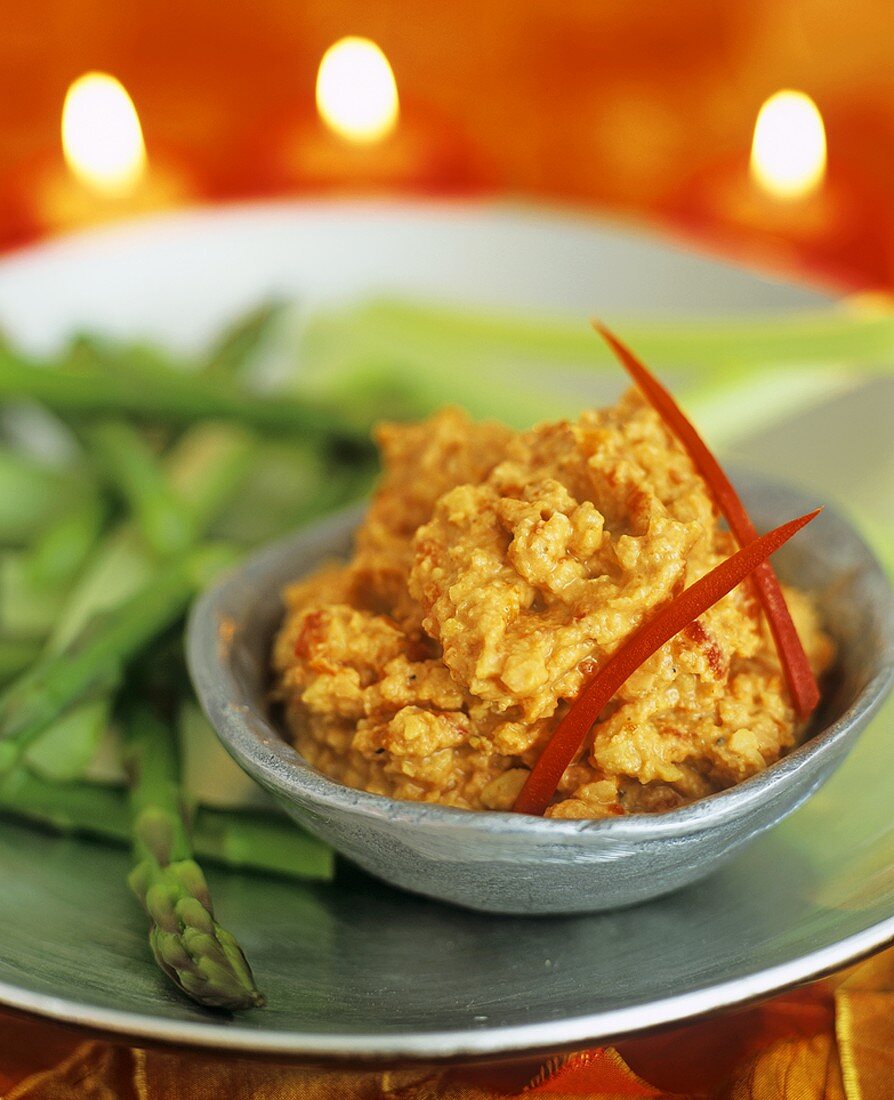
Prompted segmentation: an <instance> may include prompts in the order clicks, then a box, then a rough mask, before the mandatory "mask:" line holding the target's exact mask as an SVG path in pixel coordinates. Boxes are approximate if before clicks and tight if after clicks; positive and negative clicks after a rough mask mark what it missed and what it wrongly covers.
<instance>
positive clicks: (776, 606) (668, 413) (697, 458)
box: [593, 321, 820, 719]
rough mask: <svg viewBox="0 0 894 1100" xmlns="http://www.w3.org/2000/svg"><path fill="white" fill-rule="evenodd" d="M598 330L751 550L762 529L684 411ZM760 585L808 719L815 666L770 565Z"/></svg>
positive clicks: (798, 704) (761, 571) (758, 578)
mask: <svg viewBox="0 0 894 1100" xmlns="http://www.w3.org/2000/svg"><path fill="white" fill-rule="evenodd" d="M593 327H594V328H595V329H596V331H597V332H598V333H599V335H600V336H601V337H602V338H603V339H604V340H605V341H606V343H607V344H608V345H609V347H610V348H611V349H612V350H613V351H614V353H615V355H617V357H618V359H619V360H620V361H621V364H622V366H623V367H624V368H625V369H626V371H627V373H628V374H629V375H630V376H631V377H632V378H633V380H634V382H635V383H636V384H637V386H639V388H640V390H642V392H643V394H644V395H645V397H646V398H648V400H649V401H650V402H651V404H652V405H653V406H654V408H655V409H656V410H657V411H658V412H659V413H660V415H661V417H662V419H663V420H664V422H665V424H666V425H667V426H668V428H670V430H671V431H672V432H673V433H674V435H675V436H676V437H677V438H678V439H679V440H680V442H681V443H682V444H683V446H684V447H685V448H686V450H687V451H688V452H689V457H690V458H691V459H692V461H693V462H694V463H695V466H696V468H697V469H698V471H699V473H700V474H701V475H702V477H703V478H704V479H705V481H706V482H707V483H708V487H709V488H710V489H711V492H712V493H713V494H714V498H715V499H716V501H717V505H718V507H719V508H720V511H721V512H722V513H723V515H724V517H725V518H726V521H727V523H728V524H729V525H730V530H731V531H732V533H733V534H734V535H735V537H736V541H737V542H738V544H739V545H740V546H745V545H746V544H747V543H749V542H751V541H752V540H754V539H756V538H757V529H756V528H755V526H754V524H753V523H752V522H751V517H750V516H749V515H748V513H747V512H746V511H745V506H744V505H743V504H742V501H741V500H740V499H739V494H738V493H737V492H736V490H735V489H734V488H733V486H732V483H731V482H730V480H729V478H728V477H727V476H726V474H725V473H724V472H723V468H722V467H721V465H720V463H719V462H718V461H717V459H716V458H715V457H714V455H713V454H712V453H711V451H710V450H709V449H708V447H707V444H706V443H705V441H704V440H703V439H702V438H701V436H700V435H699V434H698V432H697V431H696V430H695V428H694V427H693V425H692V423H691V422H690V421H689V420H688V419H687V418H686V416H685V414H684V413H683V410H682V409H681V408H680V406H679V405H678V404H677V403H676V401H675V400H674V399H673V397H672V396H671V395H670V393H668V391H667V390H666V389H665V388H664V386H662V384H661V383H660V382H659V381H658V379H657V378H655V376H654V375H653V374H652V373H651V372H650V371H649V369H648V368H647V367H646V366H645V365H644V364H643V363H641V362H640V361H639V359H637V358H636V356H635V355H634V354H633V352H632V351H630V349H629V348H628V347H626V346H625V345H624V344H622V343H621V341H620V340H619V339H618V338H617V337H616V336H615V335H614V334H613V333H611V332H610V331H609V330H608V329H607V328H606V327H605V326H604V325H602V324H600V323H599V322H598V321H594V322H593ZM754 583H755V585H756V586H757V593H758V597H759V599H760V601H761V605H762V606H763V609H764V614H765V615H766V616H767V621H768V622H769V624H770V631H771V633H772V635H773V639H774V641H775V642H776V650H777V652H778V653H779V660H780V662H781V664H782V670H783V672H784V674H785V679H786V682H787V683H788V687H789V691H790V692H791V695H792V699H793V701H794V704H795V709H796V710H797V712H798V715H799V716H800V717H801V718H802V719H803V718H807V716H808V715H809V714H811V713H812V711H813V710H814V709H815V707H816V705H817V703H818V702H819V698H820V692H819V687H818V686H817V683H816V677H815V676H814V675H813V669H811V667H810V661H808V659H807V654H806V653H805V652H804V646H803V645H802V644H801V639H800V638H799V637H798V631H797V629H796V627H795V624H794V623H793V622H792V617H791V614H790V613H789V609H788V606H787V605H786V602H785V596H783V594H782V589H781V588H780V587H779V581H778V580H777V579H776V574H775V573H774V572H773V567H772V565H770V563H769V562H764V563H763V564H762V565H760V566H759V567H758V568H757V569H756V570H755V573H754Z"/></svg>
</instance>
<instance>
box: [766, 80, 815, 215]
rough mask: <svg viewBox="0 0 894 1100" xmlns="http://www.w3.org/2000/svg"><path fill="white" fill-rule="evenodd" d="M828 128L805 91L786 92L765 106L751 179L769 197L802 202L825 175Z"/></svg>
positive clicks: (788, 90)
mask: <svg viewBox="0 0 894 1100" xmlns="http://www.w3.org/2000/svg"><path fill="white" fill-rule="evenodd" d="M826 162H827V155H826V129H825V126H824V125H823V116H822V115H821V114H820V113H819V109H818V108H817V106H816V104H815V103H814V102H813V100H812V99H811V98H810V96H808V95H805V93H804V92H796V91H792V90H790V89H784V90H782V91H779V92H776V93H775V95H772V96H770V98H769V99H768V100H767V101H766V102H765V103H764V104H763V106H762V107H761V109H760V111H759V112H758V116H757V122H756V123H755V126H754V139H753V140H752V143H751V160H750V171H751V178H752V179H753V180H754V181H755V183H756V184H757V185H758V186H759V187H761V188H763V189H764V190H765V191H766V192H767V193H768V194H769V195H772V196H773V197H774V198H778V199H782V200H795V199H803V198H806V197H807V196H809V195H812V194H814V193H815V192H816V191H818V190H819V188H820V187H821V186H822V183H823V180H824V178H825V175H826Z"/></svg>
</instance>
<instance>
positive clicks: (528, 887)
mask: <svg viewBox="0 0 894 1100" xmlns="http://www.w3.org/2000/svg"><path fill="white" fill-rule="evenodd" d="M738 480H739V484H740V489H741V490H742V492H743V496H744V498H745V500H746V503H747V504H748V506H749V508H750V510H751V513H752V515H753V517H754V519H755V522H756V523H757V525H758V526H759V527H762V528H769V527H772V526H774V525H776V524H778V523H781V522H783V521H784V520H786V519H790V518H791V517H793V516H796V515H800V514H802V513H804V512H807V511H809V510H810V509H811V508H812V507H814V506H815V503H816V502H815V499H813V498H808V497H806V496H804V495H803V494H802V493H800V492H797V491H795V490H793V489H789V488H784V487H782V486H780V485H776V484H773V483H769V482H766V481H764V480H762V479H760V480H759V479H756V478H754V477H750V476H749V477H745V478H741V477H740V478H739V479H738ZM359 515H360V513H359V512H358V511H357V510H353V511H351V512H348V513H342V514H341V515H338V516H335V517H333V518H331V519H328V520H326V521H325V522H322V523H320V524H318V525H316V526H314V527H312V528H310V529H306V530H304V531H302V532H300V533H299V534H296V535H294V536H290V537H289V538H287V539H285V540H283V541H281V542H278V543H277V544H276V545H274V546H271V547H270V548H268V549H266V550H263V551H261V552H259V553H257V554H255V555H254V556H253V557H252V558H250V559H249V560H248V561H247V562H246V563H245V564H244V565H243V566H242V567H241V568H239V569H238V570H236V571H235V572H233V573H231V574H230V575H228V576H226V577H225V578H224V579H222V580H221V581H220V582H218V583H217V584H216V585H215V586H214V587H213V588H211V589H210V590H209V591H207V592H206V593H205V594H204V595H203V596H202V597H201V598H200V599H199V600H198V602H197V603H196V606H195V608H194V609H193V613H192V617H191V621H190V626H189V636H188V656H189V664H190V669H191V672H192V676H193V681H194V683H195V687H196V690H197V692H198V695H199V699H200V700H201V703H202V706H203V707H204V708H205V711H206V713H207V715H208V717H209V718H210V720H211V722H212V723H213V725H214V727H215V728H216V730H217V732H218V734H219V736H220V738H221V740H222V741H223V743H224V745H225V746H226V747H227V749H228V750H229V752H230V753H231V755H232V756H233V757H234V758H235V760H236V761H237V762H238V763H239V764H240V765H241V766H242V767H243V768H244V769H245V770H246V771H247V772H248V773H249V774H250V775H252V776H253V777H254V778H255V779H256V780H257V781H258V782H259V783H260V784H261V785H262V786H264V787H266V788H267V790H268V791H270V792H271V793H272V794H273V795H274V796H275V797H276V798H277V799H278V801H279V802H280V803H281V804H282V806H283V807H284V808H285V809H286V810H287V812H288V813H289V814H291V815H292V817H294V818H295V820H297V821H299V822H300V823H301V824H302V825H303V826H305V827H306V828H307V829H308V830H309V831H310V832H312V833H315V834H316V835H317V836H319V837H322V838H323V839H324V840H326V841H328V842H329V843H330V844H331V845H332V846H333V847H334V848H335V849H337V851H339V852H340V853H342V854H343V855H345V856H347V857H348V858H349V859H352V860H353V861H354V862H356V863H358V864H360V866H361V867H363V868H365V869H366V870H367V871H369V872H370V873H371V874H374V875H377V876H378V877H379V878H382V879H385V880H386V881H388V882H390V883H392V884H394V885H396V886H399V887H403V888H405V889H407V890H412V891H415V892H417V893H420V894H425V895H428V896H430V897H434V898H439V899H442V900H444V901H449V902H453V903H455V904H458V905H463V906H468V907H470V908H473V909H480V910H486V911H490V912H495V913H527V914H539V913H574V912H588V911H594V910H600V909H611V908H616V907H620V906H625V905H630V904H632V903H634V902H639V901H643V900H645V899H647V898H653V897H657V896H659V895H661V894H665V893H668V892H670V891H671V890H675V889H677V888H678V887H681V886H684V885H686V884H687V883H690V882H693V881H695V880H697V879H700V878H702V877H704V876H705V875H707V874H708V873H709V872H710V871H712V870H713V869H714V868H715V867H717V866H718V864H720V863H721V862H722V861H723V860H726V859H729V858H730V857H731V856H732V855H733V854H734V853H735V852H737V851H738V850H739V849H740V848H742V847H743V845H745V844H747V843H748V842H749V841H750V840H752V839H753V838H754V837H756V836H757V835H758V834H759V833H761V832H762V831H763V830H765V829H768V828H769V827H770V826H772V825H774V824H776V823H777V822H779V821H781V820H782V819H783V818H784V817H786V816H787V815H788V814H790V813H792V811H793V810H795V809H796V808H797V807H798V806H800V805H801V803H803V802H804V801H805V799H807V798H809V797H810V795H811V794H813V793H814V791H816V790H817V788H818V787H819V786H820V785H821V784H822V783H823V782H824V780H826V779H827V778H828V777H829V776H830V775H831V773H832V772H833V771H834V770H835V768H836V767H837V766H838V765H839V764H840V763H841V761H842V760H843V759H844V757H845V755H846V753H847V752H848V750H849V749H850V748H851V747H852V746H853V744H854V742H855V741H856V739H857V736H858V735H859V733H860V731H861V730H862V729H863V728H864V727H865V726H866V724H867V723H868V722H869V720H870V718H871V717H872V715H873V714H874V713H875V711H876V710H877V708H878V707H879V705H880V704H881V702H882V699H883V698H884V696H885V695H886V694H887V691H888V690H889V688H890V686H891V682H892V678H894V601H892V594H891V591H890V589H889V586H888V584H887V581H886V579H885V577H884V575H883V573H882V572H881V569H880V568H879V566H878V563H877V562H876V560H875V558H874V557H873V555H872V553H871V552H870V551H869V549H868V548H867V547H866V545H865V544H864V543H863V541H862V540H861V539H860V537H859V536H858V535H857V534H856V532H855V531H854V530H853V529H852V528H851V527H850V526H849V525H848V524H847V523H846V522H845V521H844V520H843V519H841V518H840V517H838V516H836V515H835V514H834V513H833V512H831V511H830V510H827V511H826V512H824V514H823V515H822V516H820V518H819V519H818V520H816V521H814V523H812V524H811V525H810V526H809V527H808V528H807V529H806V530H805V531H803V532H801V533H799V534H798V535H797V536H796V538H795V539H794V540H793V541H792V542H791V543H789V544H788V545H787V546H786V547H784V549H783V550H782V551H780V552H779V554H778V555H776V557H775V558H774V561H775V562H776V565H777V568H778V570H779V572H780V574H781V575H782V576H783V578H786V577H787V578H790V579H792V580H796V581H797V583H798V584H799V585H800V586H801V587H807V588H810V589H813V590H814V591H815V592H816V593H817V595H818V598H819V601H820V604H821V607H822V613H823V616H824V620H825V623H826V624H827V626H828V628H829V629H830V630H831V631H832V633H833V634H834V635H835V638H836V641H837V643H838V646H839V660H838V666H837V668H836V671H835V674H834V675H833V676H832V677H831V679H830V682H829V683H828V685H827V686H826V690H825V693H824V700H823V703H822V704H821V708H820V710H819V712H818V714H817V715H816V718H815V721H814V729H813V733H812V736H811V737H810V738H809V740H807V741H806V742H805V743H804V744H803V745H801V746H800V747H799V748H798V749H796V750H795V751H794V752H792V753H791V754H790V755H789V756H787V757H785V758H784V759H783V760H781V761H779V762H778V763H777V764H774V765H773V766H772V767H770V768H768V769H767V770H766V771H765V772H763V773H762V774H760V775H758V776H755V777H754V778H752V779H749V780H747V781H746V782H744V783H741V784H739V785H738V786H737V787H734V788H732V789H730V790H727V791H723V792H721V793H719V794H715V795H711V796H710V797H708V798H704V799H701V800H700V801H698V802H695V803H693V804H691V805H689V806H685V807H683V808H682V809H679V810H673V811H670V812H667V813H663V814H641V815H638V816H635V817H634V816H631V817H629V818H611V819H607V820H600V821H564V820H546V819H541V818H534V817H527V816H522V815H518V814H510V813H493V812H490V813H472V812H470V811H466V810H456V809H451V808H448V807H444V806H437V805H430V804H423V803H416V802H401V801H397V800H395V799H389V798H384V797H382V796H379V795H372V794H367V793H365V792H363V791H356V790H352V789H351V788H349V787H345V786H343V785H342V784H340V783H336V782H334V781H333V780H331V779H328V778H326V777H325V776H324V775H322V774H320V773H319V772H318V771H316V770H315V769H314V768H313V767H311V766H310V765H309V764H308V763H307V762H306V761H305V760H304V759H303V758H302V757H301V756H300V755H299V754H298V753H297V752H296V751H295V750H294V749H293V748H292V747H291V746H290V745H289V744H288V743H287V742H286V741H285V740H284V739H283V736H282V735H281V733H280V731H279V730H277V728H276V726H275V725H274V724H273V722H272V721H271V718H270V716H269V713H268V708H267V706H266V703H265V687H266V685H267V669H268V655H269V649H270V642H271V637H272V635H273V632H274V630H275V629H276V627H277V625H278V623H279V621H280V618H281V616H282V603H281V600H280V593H281V591H282V589H283V587H284V586H285V585H286V584H287V583H288V582H289V581H291V580H294V579H295V578H296V577H299V576H300V575H302V574H304V573H307V572H308V571H310V570H311V569H313V568H314V567H315V566H316V565H317V564H319V563H320V562H321V561H323V560H325V559H330V558H332V557H333V556H336V555H339V556H341V555H345V554H346V553H347V552H348V550H349V548H350V543H351V535H352V531H353V529H354V527H355V526H356V524H357V520H358V517H359Z"/></svg>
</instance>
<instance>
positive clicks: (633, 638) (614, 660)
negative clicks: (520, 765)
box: [512, 508, 822, 814]
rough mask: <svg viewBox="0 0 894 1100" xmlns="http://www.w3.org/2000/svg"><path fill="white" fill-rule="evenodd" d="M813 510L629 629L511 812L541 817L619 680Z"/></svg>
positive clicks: (785, 538)
mask: <svg viewBox="0 0 894 1100" xmlns="http://www.w3.org/2000/svg"><path fill="white" fill-rule="evenodd" d="M820 511H822V509H820V508H817V510H816V511H815V512H810V513H809V514H808V515H806V516H801V517H800V519H793V520H789V522H788V523H783V524H782V526H781V527H777V528H775V530H773V531H769V532H768V533H767V534H766V535H761V537H760V538H757V539H754V540H753V541H752V542H750V543H748V545H747V546H743V547H742V549H741V550H737V551H736V553H735V554H733V555H732V556H731V557H729V558H727V559H726V560H725V561H722V562H721V563H720V564H719V565H716V566H715V567H714V568H713V569H712V570H711V571H710V572H709V573H706V574H705V575H704V576H703V577H701V578H699V580H697V581H696V582H695V583H694V584H691V585H690V586H689V587H688V588H685V589H684V590H683V591H682V592H681V593H680V594H679V595H677V596H675V597H674V599H673V600H671V602H670V603H669V604H665V606H664V607H663V608H662V609H661V610H660V611H659V612H658V613H657V614H656V615H655V616H653V618H651V619H649V620H648V622H646V623H644V624H643V625H642V626H641V627H639V629H638V630H636V631H634V633H633V634H631V635H630V636H629V637H628V638H627V639H626V640H625V641H624V642H623V643H622V644H621V646H620V647H619V648H618V649H616V650H615V652H614V653H613V654H612V655H611V657H609V659H608V661H606V663H605V664H604V665H603V666H602V667H601V668H600V669H599V670H598V671H597V672H596V673H595V674H594V675H593V676H592V677H591V678H590V679H589V681H588V682H587V683H586V684H585V685H584V688H583V690H582V691H581V693H580V695H578V697H577V698H576V699H575V700H574V702H573V703H572V704H571V708H570V709H569V711H568V713H567V714H566V715H565V717H564V718H563V719H562V721H561V722H560V723H559V725H558V726H557V727H556V730H555V732H554V733H553V735H552V737H551V738H550V739H549V741H548V742H547V745H546V748H545V749H544V750H543V752H542V753H541V754H540V758H539V759H538V761H537V763H536V764H535V765H534V767H533V768H532V769H531V774H530V775H529V776H528V778H527V780H526V781H525V785H524V786H523V787H522V789H521V791H520V793H519V795H518V797H517V798H516V800H515V805H514V806H513V807H512V808H513V810H515V811H516V813H521V814H542V813H543V811H544V810H545V809H546V807H547V806H548V805H549V803H550V800H551V799H552V797H553V795H554V794H555V793H556V788H557V787H558V785H559V780H560V779H561V778H562V775H563V774H564V772H565V769H566V768H567V767H568V765H569V764H570V763H571V761H572V760H573V759H574V754H575V753H576V752H577V751H578V749H579V748H580V747H581V745H582V744H583V742H584V738H585V737H586V736H587V733H588V732H589V730H590V728H591V727H592V725H593V723H594V722H595V721H596V719H597V718H598V717H599V715H600V713H601V711H602V709H603V707H604V706H605V705H606V703H608V701H609V700H610V699H611V697H612V696H613V695H614V694H615V692H616V691H617V690H618V688H619V687H621V685H622V684H623V683H624V681H625V680H626V679H627V678H628V677H629V676H630V675H632V673H634V672H635V671H636V670H637V669H638V668H639V666H640V665H641V664H642V663H643V662H644V661H646V660H647V659H648V658H649V657H651V656H652V654H653V653H655V652H656V650H659V649H660V648H661V647H662V646H663V645H664V644H665V642H668V641H670V639H671V638H673V637H674V635H675V634H679V632H680V631H681V630H682V629H683V628H684V627H686V626H688V625H689V624H690V623H691V622H693V621H694V620H695V619H697V618H698V617H699V615H703V614H704V613H705V612H706V611H707V610H708V608H709V607H713V605H714V604H715V603H717V601H718V600H720V599H722V598H723V597H724V596H725V595H726V594H727V593H728V592H731V591H732V589H734V588H735V587H736V585H737V584H741V582H742V581H743V580H744V579H745V578H746V577H747V576H748V575H749V574H750V573H753V572H754V570H755V569H757V568H758V566H759V565H760V564H761V562H764V561H766V560H767V558H768V557H769V556H770V555H771V554H772V553H773V552H774V551H776V550H778V549H779V547H780V546H782V544H783V543H784V542H788V540H789V539H790V538H791V537H792V535H794V534H795V533H796V532H797V531H800V530H801V528H802V527H804V526H805V525H806V524H808V523H810V521H811V520H812V519H814V517H816V516H818V515H819V513H820Z"/></svg>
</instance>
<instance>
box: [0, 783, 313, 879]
mask: <svg viewBox="0 0 894 1100" xmlns="http://www.w3.org/2000/svg"><path fill="white" fill-rule="evenodd" d="M0 813H4V814H8V815H11V816H13V817H16V818H20V819H22V820H25V821H32V822H34V823H35V824H38V825H43V826H45V827H47V828H50V829H53V830H54V831H56V832H59V833H64V834H77V835H84V836H93V837H97V838H99V839H101V840H105V841H110V842H112V843H115V844H124V845H130V843H131V828H130V821H131V814H130V808H129V805H128V799H127V796H126V795H125V793H124V792H123V791H120V790H116V789H115V788H113V787H109V786H106V785H103V784H97V783H83V782H54V781H51V780H48V779H46V778H44V777H42V776H39V775H35V774H34V773H33V772H31V771H30V770H29V769H27V768H23V767H19V768H15V769H14V770H13V771H11V772H9V773H8V774H7V775H5V776H2V777H0ZM190 839H191V841H192V846H193V849H194V851H195V854H196V855H197V856H198V858H199V859H202V860H207V861H210V862H213V863H217V864H220V865H221V866H226V867H235V868H244V869H245V870H247V871H260V872H264V873H268V874H275V875H282V876H285V877H287V878H294V879H307V880H315V879H319V880H323V881H328V880H329V879H331V878H332V875H333V870H334V862H335V861H334V858H333V854H332V849H331V848H329V847H328V846H327V845H325V844H324V843H323V842H322V841H321V840H317V839H316V838H315V837H312V836H311V835H310V834H309V833H305V832H303V831H302V830H301V829H299V828H298V826H297V825H293V824H292V823H291V822H290V821H287V820H286V819H285V818H282V817H280V816H279V815H278V814H271V813H270V812H264V813H259V812H257V811H238V812H237V811H231V810H227V811H221V810H210V809H205V808H202V809H200V810H198V811H197V812H196V814H195V815H194V817H193V820H192V822H191V827H190Z"/></svg>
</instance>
